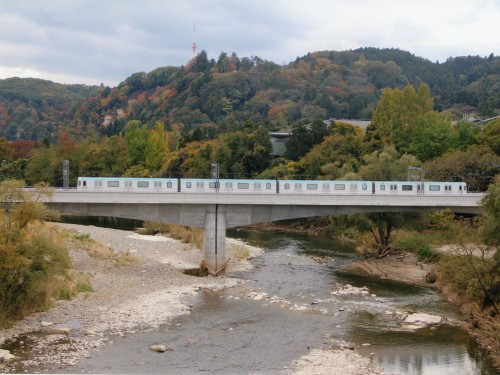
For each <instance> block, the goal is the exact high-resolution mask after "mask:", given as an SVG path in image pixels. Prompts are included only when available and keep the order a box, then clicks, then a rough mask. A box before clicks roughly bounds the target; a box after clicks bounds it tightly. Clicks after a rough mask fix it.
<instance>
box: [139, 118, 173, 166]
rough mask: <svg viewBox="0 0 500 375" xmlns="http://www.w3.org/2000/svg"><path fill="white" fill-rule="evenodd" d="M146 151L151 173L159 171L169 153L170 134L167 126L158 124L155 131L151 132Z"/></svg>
mask: <svg viewBox="0 0 500 375" xmlns="http://www.w3.org/2000/svg"><path fill="white" fill-rule="evenodd" d="M144 151H145V165H146V168H147V169H149V170H150V171H158V170H159V169H160V168H161V167H162V166H163V163H164V162H165V156H166V154H167V153H168V151H169V149H168V132H167V131H166V130H165V125H163V123H161V122H157V123H156V126H155V127H154V129H153V130H151V131H150V132H149V135H148V142H147V145H146V149H145V150H144Z"/></svg>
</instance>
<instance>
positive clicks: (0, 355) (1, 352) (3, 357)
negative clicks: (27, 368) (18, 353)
mask: <svg viewBox="0 0 500 375" xmlns="http://www.w3.org/2000/svg"><path fill="white" fill-rule="evenodd" d="M14 358H16V357H15V356H14V355H13V354H10V351H9V350H5V349H0V362H8V361H10V360H11V359H14Z"/></svg>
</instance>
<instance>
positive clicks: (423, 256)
mask: <svg viewBox="0 0 500 375" xmlns="http://www.w3.org/2000/svg"><path fill="white" fill-rule="evenodd" d="M417 254H418V259H419V260H420V261H423V262H426V263H427V262H429V263H436V262H437V261H438V260H439V254H438V253H436V252H435V251H434V250H432V249H431V248H430V247H429V246H422V247H420V248H419V249H418V250H417Z"/></svg>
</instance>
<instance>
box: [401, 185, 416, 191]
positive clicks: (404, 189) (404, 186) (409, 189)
mask: <svg viewBox="0 0 500 375" xmlns="http://www.w3.org/2000/svg"><path fill="white" fill-rule="evenodd" d="M401 190H403V191H412V190H413V185H403V186H402V187H401Z"/></svg>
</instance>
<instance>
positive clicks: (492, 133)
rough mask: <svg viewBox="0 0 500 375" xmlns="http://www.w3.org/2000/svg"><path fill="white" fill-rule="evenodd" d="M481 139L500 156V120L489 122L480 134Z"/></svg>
mask: <svg viewBox="0 0 500 375" xmlns="http://www.w3.org/2000/svg"><path fill="white" fill-rule="evenodd" d="M478 137H479V139H480V140H481V141H482V142H483V143H484V144H485V145H487V146H489V147H490V148H491V149H492V150H493V152H494V153H495V154H497V155H498V156H500V119H496V120H493V121H490V122H488V123H487V124H486V125H484V127H483V130H482V131H481V133H480V134H479V136H478Z"/></svg>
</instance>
